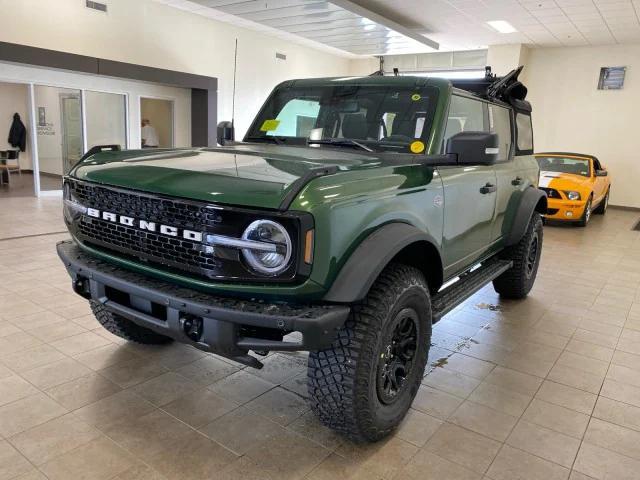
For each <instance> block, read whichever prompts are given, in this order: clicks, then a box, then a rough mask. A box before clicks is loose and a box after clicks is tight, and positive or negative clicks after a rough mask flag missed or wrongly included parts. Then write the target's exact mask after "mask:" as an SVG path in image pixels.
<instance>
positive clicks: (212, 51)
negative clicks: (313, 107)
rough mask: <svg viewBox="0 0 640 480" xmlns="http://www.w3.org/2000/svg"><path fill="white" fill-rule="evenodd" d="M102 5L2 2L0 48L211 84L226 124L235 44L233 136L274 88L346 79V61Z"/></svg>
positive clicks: (124, 2)
mask: <svg viewBox="0 0 640 480" xmlns="http://www.w3.org/2000/svg"><path fill="white" fill-rule="evenodd" d="M107 3H108V9H109V12H108V13H107V14H104V13H102V12H97V11H94V10H90V9H87V8H86V7H85V6H84V2H81V1H79V0H56V1H55V2H42V1H40V0H21V1H19V2H16V1H15V0H0V12H10V17H11V21H10V22H4V24H3V26H2V28H1V29H0V40H1V41H6V42H13V43H19V44H24V45H31V46H36V47H42V48H49V49H53V50H60V51H64V52H70V53H78V54H82V55H90V56H95V57H100V58H106V59H110V60H118V61H123V62H129V63H137V64H142V65H148V66H153V67H158V68H166V69H171V70H179V71H183V72H188V73H195V74H200V75H206V76H211V77H217V78H218V80H219V83H218V85H219V86H218V88H219V92H218V95H219V102H218V118H219V119H220V120H228V119H230V118H231V105H232V91H233V65H234V44H235V39H236V38H237V39H238V75H237V85H236V129H237V134H238V135H237V136H241V135H243V134H244V132H245V131H246V129H247V128H248V126H249V123H250V121H251V120H252V118H253V116H254V115H255V113H256V112H257V110H258V108H259V107H260V106H261V105H262V103H263V102H264V100H265V99H266V97H267V95H268V94H269V92H270V91H271V90H272V89H273V87H274V86H275V85H276V84H277V83H279V82H281V81H283V80H287V79H291V78H296V77H298V78H300V77H318V76H334V75H336V76H342V75H346V74H348V72H349V59H348V58H346V57H341V56H338V55H332V54H330V53H326V52H323V51H319V50H315V49H312V48H309V47H305V46H301V45H296V44H294V43H291V42H287V41H286V40H282V39H278V38H276V37H270V36H267V35H265V34H263V33H260V32H255V31H251V30H247V29H243V28H240V27H236V26H234V25H230V24H227V23H223V22H218V21H216V20H215V19H210V18H206V17H203V16H200V15H195V14H192V13H188V12H185V11H182V10H178V9H175V8H173V7H170V6H167V5H163V4H160V3H157V2H153V1H151V0H136V1H135V2H132V1H131V0H109V2H107ZM69 19H73V21H69ZM276 52H279V53H283V54H285V55H286V57H287V58H286V60H278V59H276ZM0 76H1V72H0Z"/></svg>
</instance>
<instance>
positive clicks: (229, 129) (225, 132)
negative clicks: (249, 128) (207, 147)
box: [218, 121, 235, 146]
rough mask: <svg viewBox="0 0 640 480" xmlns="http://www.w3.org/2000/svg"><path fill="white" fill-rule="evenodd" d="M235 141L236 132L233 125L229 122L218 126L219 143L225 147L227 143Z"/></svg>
mask: <svg viewBox="0 0 640 480" xmlns="http://www.w3.org/2000/svg"><path fill="white" fill-rule="evenodd" d="M234 140H235V132H234V128H233V123H231V122H229V121H225V122H220V123H219V124H218V143H219V144H220V145H223V146H224V144H225V143H229V142H233V141H234Z"/></svg>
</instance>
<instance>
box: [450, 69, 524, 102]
mask: <svg viewBox="0 0 640 480" xmlns="http://www.w3.org/2000/svg"><path fill="white" fill-rule="evenodd" d="M523 68H524V66H523V65H521V66H520V67H518V68H516V69H515V70H512V71H510V72H509V73H507V74H506V75H505V76H504V77H498V76H496V75H495V74H493V73H492V72H491V67H486V68H485V75H484V78H480V79H457V80H451V84H452V85H453V86H454V87H456V88H460V89H461V90H466V91H468V92H471V93H474V94H476V95H478V96H479V97H482V98H486V99H488V100H500V101H502V102H505V103H508V104H510V105H512V106H513V107H514V108H515V109H516V110H519V111H522V112H531V104H530V103H529V102H527V101H526V100H525V98H526V97H527V87H525V86H524V84H523V83H522V82H521V81H520V80H518V76H519V75H520V73H521V72H522V69H523Z"/></svg>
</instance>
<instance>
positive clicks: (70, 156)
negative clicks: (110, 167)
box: [34, 85, 84, 192]
mask: <svg viewBox="0 0 640 480" xmlns="http://www.w3.org/2000/svg"><path fill="white" fill-rule="evenodd" d="M34 107H35V108H34V110H35V115H36V129H37V130H36V141H37V146H38V170H39V172H38V176H39V180H40V191H41V192H43V191H44V192H46V191H55V190H62V176H63V175H65V174H66V173H68V172H69V170H70V169H71V167H72V166H73V165H74V164H75V163H76V162H77V161H78V160H80V158H81V157H82V154H83V152H84V139H83V128H82V99H81V92H80V90H74V89H70V88H59V87H48V86H44V85H35V86H34Z"/></svg>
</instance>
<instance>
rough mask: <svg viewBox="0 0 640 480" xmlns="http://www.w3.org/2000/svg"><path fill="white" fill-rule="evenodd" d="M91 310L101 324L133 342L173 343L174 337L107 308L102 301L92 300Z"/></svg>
mask: <svg viewBox="0 0 640 480" xmlns="http://www.w3.org/2000/svg"><path fill="white" fill-rule="evenodd" d="M89 303H90V305H91V310H92V311H93V314H94V315H95V317H96V319H97V320H98V322H100V324H101V325H102V326H103V327H104V328H105V329H106V330H108V331H109V332H111V333H113V334H114V335H117V336H118V337H120V338H124V339H125V340H129V341H131V342H136V343H143V344H146V345H162V344H165V343H171V342H172V341H173V339H172V338H169V337H165V336H164V335H160V334H159V333H156V332H154V331H153V330H149V329H148V328H144V327H141V326H140V325H136V324H135V323H133V322H132V321H131V320H128V319H126V318H124V317H121V316H120V315H117V314H115V313H113V312H110V311H109V310H107V309H106V308H105V307H104V306H103V305H102V304H101V303H98V302H95V301H93V300H92V301H90V302H89Z"/></svg>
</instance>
